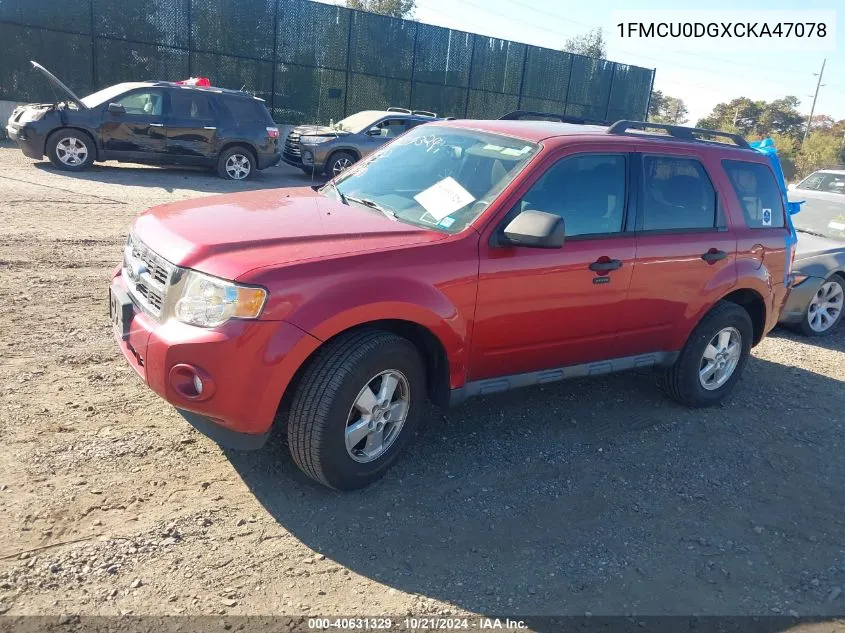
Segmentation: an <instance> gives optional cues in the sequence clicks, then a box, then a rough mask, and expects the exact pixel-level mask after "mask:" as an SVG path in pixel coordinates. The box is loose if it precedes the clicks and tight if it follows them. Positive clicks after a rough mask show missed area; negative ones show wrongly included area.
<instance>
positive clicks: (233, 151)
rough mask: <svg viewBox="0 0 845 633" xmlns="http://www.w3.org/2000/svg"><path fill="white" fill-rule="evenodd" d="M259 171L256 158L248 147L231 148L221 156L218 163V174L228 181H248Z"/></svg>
mask: <svg viewBox="0 0 845 633" xmlns="http://www.w3.org/2000/svg"><path fill="white" fill-rule="evenodd" d="M256 171H257V166H256V164H255V157H254V156H253V155H252V152H250V151H249V150H248V149H247V148H246V147H241V146H240V145H238V146H235V147H230V148H229V149H227V150H226V151H225V152H223V153H222V154H220V158H219V159H218V161H217V173H218V174H219V175H220V177H221V178H226V179H228V180H246V179H247V178H252V176H254V175H255V172H256Z"/></svg>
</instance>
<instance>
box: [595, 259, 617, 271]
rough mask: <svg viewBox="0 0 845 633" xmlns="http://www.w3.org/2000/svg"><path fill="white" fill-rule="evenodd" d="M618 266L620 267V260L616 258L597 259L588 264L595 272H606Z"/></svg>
mask: <svg viewBox="0 0 845 633" xmlns="http://www.w3.org/2000/svg"><path fill="white" fill-rule="evenodd" d="M619 268H622V262H620V261H619V260H618V259H607V260H599V261H596V262H593V263H592V264H590V270H594V271H595V272H597V273H606V272H610V271H611V270H617V269H619Z"/></svg>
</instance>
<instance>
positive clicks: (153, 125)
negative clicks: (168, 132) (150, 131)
mask: <svg viewBox="0 0 845 633" xmlns="http://www.w3.org/2000/svg"><path fill="white" fill-rule="evenodd" d="M150 127H164V123H150Z"/></svg>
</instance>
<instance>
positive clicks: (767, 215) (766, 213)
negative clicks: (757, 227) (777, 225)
mask: <svg viewBox="0 0 845 633" xmlns="http://www.w3.org/2000/svg"><path fill="white" fill-rule="evenodd" d="M762 221H763V226H771V225H772V210H771V209H763V218H762Z"/></svg>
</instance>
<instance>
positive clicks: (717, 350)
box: [698, 327, 742, 391]
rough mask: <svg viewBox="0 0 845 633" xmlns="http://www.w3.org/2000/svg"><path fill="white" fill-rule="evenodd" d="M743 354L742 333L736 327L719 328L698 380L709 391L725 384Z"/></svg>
mask: <svg viewBox="0 0 845 633" xmlns="http://www.w3.org/2000/svg"><path fill="white" fill-rule="evenodd" d="M741 356H742V335H741V334H740V333H739V330H737V329H736V328H735V327H726V328H724V329H722V330H719V331H718V332H717V333H716V335H715V336H714V337H713V338H712V339H710V342H709V343H708V344H707V347H705V348H704V354H703V355H702V357H701V363H700V364H699V368H698V380H699V382H700V383H701V386H702V387H704V388H705V389H706V390H707V391H714V390H716V389H718V388H719V387H721V386H722V385H724V384H725V383H726V382H728V380H729V379H730V377H731V376H732V375H733V373H734V370H736V366H737V364H739V359H740V357H741Z"/></svg>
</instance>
